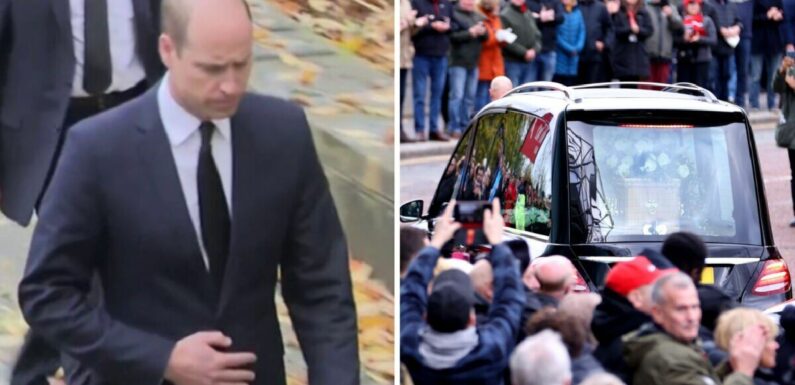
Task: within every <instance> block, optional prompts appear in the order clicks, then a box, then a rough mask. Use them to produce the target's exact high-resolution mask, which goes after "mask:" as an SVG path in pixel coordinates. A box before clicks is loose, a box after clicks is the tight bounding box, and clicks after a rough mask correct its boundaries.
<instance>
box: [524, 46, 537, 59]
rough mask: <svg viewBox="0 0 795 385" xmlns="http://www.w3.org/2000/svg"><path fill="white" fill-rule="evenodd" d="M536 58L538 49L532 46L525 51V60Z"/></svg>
mask: <svg viewBox="0 0 795 385" xmlns="http://www.w3.org/2000/svg"><path fill="white" fill-rule="evenodd" d="M535 58H536V50H534V49H532V48H530V49H528V50H527V51H525V53H524V61H533V60H535Z"/></svg>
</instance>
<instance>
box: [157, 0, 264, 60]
mask: <svg viewBox="0 0 795 385" xmlns="http://www.w3.org/2000/svg"><path fill="white" fill-rule="evenodd" d="M197 10H198V11H199V17H202V16H206V15H207V14H208V12H210V15H215V17H216V18H219V17H227V18H229V17H234V16H238V17H237V20H235V22H238V23H239V22H240V17H239V16H240V15H241V11H242V12H244V14H245V16H246V19H248V22H249V23H250V22H251V10H250V9H249V7H248V3H246V1H245V0H163V3H162V4H161V21H160V28H161V32H162V33H164V34H166V35H168V36H170V37H171V40H173V42H174V45H175V47H176V48H177V51H181V50H182V48H183V47H184V46H185V45H186V44H188V40H189V38H188V37H189V36H190V33H189V28H190V24H191V21H193V19H194V16H195V12H196V11H197ZM219 11H220V13H218V12H219ZM221 15H223V16H221ZM197 24H200V25H201V23H197Z"/></svg>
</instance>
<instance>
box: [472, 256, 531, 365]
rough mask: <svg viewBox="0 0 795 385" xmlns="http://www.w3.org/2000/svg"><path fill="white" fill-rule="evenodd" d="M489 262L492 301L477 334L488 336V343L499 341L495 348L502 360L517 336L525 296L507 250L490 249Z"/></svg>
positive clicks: (515, 267)
mask: <svg viewBox="0 0 795 385" xmlns="http://www.w3.org/2000/svg"><path fill="white" fill-rule="evenodd" d="M489 261H490V262H491V266H492V269H493V271H494V300H493V301H492V305H491V307H489V312H488V321H487V323H486V324H485V325H484V327H483V330H481V331H480V333H481V334H490V335H491V336H492V337H493V338H491V340H493V341H500V343H499V344H497V345H498V346H499V348H500V350H501V351H500V352H499V353H500V354H501V355H502V356H503V357H506V356H507V355H508V354H510V352H511V350H512V349H513V346H514V344H515V342H516V336H517V335H518V333H519V327H520V325H519V324H520V321H521V319H522V309H523V308H524V304H525V293H524V290H523V288H522V287H523V284H522V279H521V277H520V276H519V266H518V265H517V261H516V258H514V256H513V253H511V250H510V249H509V248H508V246H506V245H505V244H504V243H503V244H499V245H494V247H493V248H492V250H491V253H490V254H489ZM486 340H488V339H486ZM503 349H504V350H503Z"/></svg>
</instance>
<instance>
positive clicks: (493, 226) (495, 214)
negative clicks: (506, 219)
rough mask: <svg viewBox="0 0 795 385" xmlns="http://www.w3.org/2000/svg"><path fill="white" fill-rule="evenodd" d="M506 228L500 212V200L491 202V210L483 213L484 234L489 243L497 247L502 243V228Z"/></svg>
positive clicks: (495, 199)
mask: <svg viewBox="0 0 795 385" xmlns="http://www.w3.org/2000/svg"><path fill="white" fill-rule="evenodd" d="M503 227H505V223H503V219H502V211H501V210H500V200H499V199H497V198H494V200H493V201H491V210H484V211H483V232H484V233H485V234H486V239H488V240H489V243H491V244H492V245H496V244H498V243H500V242H502V228H503Z"/></svg>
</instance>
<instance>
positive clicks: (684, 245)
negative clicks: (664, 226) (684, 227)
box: [661, 231, 707, 274]
mask: <svg viewBox="0 0 795 385" xmlns="http://www.w3.org/2000/svg"><path fill="white" fill-rule="evenodd" d="M661 251H662V254H663V255H664V256H665V257H666V258H668V260H669V261H671V263H673V264H674V266H676V267H677V268H678V269H679V270H682V271H683V272H685V273H687V274H690V273H692V272H693V271H696V270H698V271H701V269H703V268H704V264H705V263H706V259H707V246H706V245H705V244H704V241H703V240H701V238H700V237H699V236H698V235H695V234H692V233H688V232H685V231H680V232H676V233H673V234H671V235H669V236H668V238H666V239H665V242H663V245H662V250H661Z"/></svg>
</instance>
